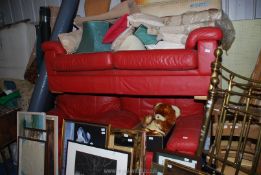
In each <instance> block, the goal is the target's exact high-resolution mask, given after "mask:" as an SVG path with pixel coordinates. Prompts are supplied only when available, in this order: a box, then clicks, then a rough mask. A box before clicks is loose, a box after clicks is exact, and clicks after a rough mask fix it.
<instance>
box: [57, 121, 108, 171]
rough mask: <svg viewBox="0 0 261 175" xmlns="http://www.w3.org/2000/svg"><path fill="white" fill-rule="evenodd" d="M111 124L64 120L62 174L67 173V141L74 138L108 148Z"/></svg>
mask: <svg viewBox="0 0 261 175" xmlns="http://www.w3.org/2000/svg"><path fill="white" fill-rule="evenodd" d="M109 130H110V125H103V124H96V123H84V122H80V121H74V120H63V129H62V135H63V136H62V137H63V142H62V147H63V153H62V168H61V169H62V175H64V174H65V171H64V170H65V164H66V162H65V161H66V151H67V142H68V140H72V141H75V142H78V143H83V144H86V145H90V146H95V147H98V148H106V147H107V144H108V137H109Z"/></svg>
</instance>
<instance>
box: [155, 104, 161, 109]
mask: <svg viewBox="0 0 261 175" xmlns="http://www.w3.org/2000/svg"><path fill="white" fill-rule="evenodd" d="M161 104H162V103H157V104H155V106H154V109H155V108H157V107H158V106H159V105H161Z"/></svg>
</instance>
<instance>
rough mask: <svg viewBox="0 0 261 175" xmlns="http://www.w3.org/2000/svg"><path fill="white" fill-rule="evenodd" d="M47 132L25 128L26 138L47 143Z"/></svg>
mask: <svg viewBox="0 0 261 175" xmlns="http://www.w3.org/2000/svg"><path fill="white" fill-rule="evenodd" d="M46 135H47V133H46V130H42V129H35V128H27V127H25V128H24V137H27V138H31V139H35V140H43V141H47V136H46Z"/></svg>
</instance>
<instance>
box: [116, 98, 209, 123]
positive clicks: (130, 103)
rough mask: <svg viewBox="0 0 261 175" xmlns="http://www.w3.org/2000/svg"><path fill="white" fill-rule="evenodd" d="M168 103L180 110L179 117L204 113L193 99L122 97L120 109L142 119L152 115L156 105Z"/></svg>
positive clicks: (200, 105) (202, 104) (202, 106)
mask: <svg viewBox="0 0 261 175" xmlns="http://www.w3.org/2000/svg"><path fill="white" fill-rule="evenodd" d="M160 102H161V103H169V104H172V105H176V106H178V107H179V108H180V110H181V116H182V117H187V116H198V115H203V113H204V103H200V102H195V101H194V99H193V97H190V98H186V97H182V98H177V97H173V98H168V97H162V98H158V97H157V98H155V97H150V98H146V97H144V98H139V97H137V98H135V97H122V98H121V109H122V110H127V111H130V112H132V113H134V114H136V115H137V116H139V117H140V119H142V118H143V117H144V116H146V115H149V114H153V106H154V105H155V104H157V103H160Z"/></svg>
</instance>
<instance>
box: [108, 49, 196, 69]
mask: <svg viewBox="0 0 261 175" xmlns="http://www.w3.org/2000/svg"><path fill="white" fill-rule="evenodd" d="M113 64H114V67H116V68H117V69H134V70H139V69H141V70H146V69H147V70H154V69H155V70H191V69H196V68H197V67H198V59H197V52H196V51H195V50H189V49H187V50H182V49H180V50H173V49H172V50H164V51H162V50H147V51H146V52H144V51H119V52H116V53H114V54H113Z"/></svg>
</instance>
